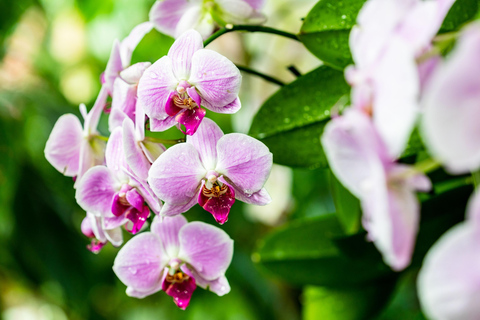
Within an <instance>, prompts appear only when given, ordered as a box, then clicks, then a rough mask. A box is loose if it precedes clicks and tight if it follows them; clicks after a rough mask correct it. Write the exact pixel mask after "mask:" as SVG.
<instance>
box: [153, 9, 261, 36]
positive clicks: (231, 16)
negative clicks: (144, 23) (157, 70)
mask: <svg viewBox="0 0 480 320" xmlns="http://www.w3.org/2000/svg"><path fill="white" fill-rule="evenodd" d="M263 3H264V0H210V1H204V0H161V1H157V2H155V4H154V5H153V7H152V9H151V10H150V21H151V22H152V23H153V24H154V25H155V28H157V29H158V30H159V31H160V32H163V33H165V34H167V35H169V36H172V37H174V38H178V37H179V36H180V35H181V34H182V33H184V32H185V31H187V30H189V29H195V30H197V31H198V32H199V33H200V34H201V35H202V37H203V38H204V39H205V38H207V37H208V36H209V35H211V34H212V33H213V31H214V30H215V27H216V25H221V26H224V25H226V24H228V23H231V24H262V23H263V22H265V20H266V19H265V16H264V15H263V14H261V13H260V12H259V11H260V9H261V8H262V6H263Z"/></svg>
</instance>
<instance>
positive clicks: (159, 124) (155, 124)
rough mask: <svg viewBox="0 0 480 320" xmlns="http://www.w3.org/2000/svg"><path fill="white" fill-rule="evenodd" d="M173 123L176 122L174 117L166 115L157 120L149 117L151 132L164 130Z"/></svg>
mask: <svg viewBox="0 0 480 320" xmlns="http://www.w3.org/2000/svg"><path fill="white" fill-rule="evenodd" d="M175 124H177V121H176V120H175V117H170V116H168V117H167V118H165V119H164V120H157V119H154V118H150V131H152V132H161V131H165V130H168V129H170V128H171V127H173V126H174V125H175Z"/></svg>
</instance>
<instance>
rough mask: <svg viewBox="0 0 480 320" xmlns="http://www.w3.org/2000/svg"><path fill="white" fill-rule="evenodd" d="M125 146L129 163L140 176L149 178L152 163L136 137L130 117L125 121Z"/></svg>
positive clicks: (145, 178)
mask: <svg viewBox="0 0 480 320" xmlns="http://www.w3.org/2000/svg"><path fill="white" fill-rule="evenodd" d="M123 148H124V150H125V160H126V162H127V165H128V166H129V167H130V169H131V170H132V171H133V173H134V174H135V175H136V176H137V177H138V178H140V179H142V180H147V178H148V170H149V169H150V167H151V166H152V165H151V164H150V161H148V159H147V157H146V156H145V154H144V153H143V149H142V147H141V146H140V143H139V141H137V139H136V137H135V128H134V124H133V122H132V121H131V120H130V119H126V120H125V121H124V122H123Z"/></svg>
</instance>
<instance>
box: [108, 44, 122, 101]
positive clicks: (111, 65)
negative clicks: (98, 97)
mask: <svg viewBox="0 0 480 320" xmlns="http://www.w3.org/2000/svg"><path fill="white" fill-rule="evenodd" d="M122 70H123V63H122V57H121V55H120V42H119V41H118V40H115V41H114V42H113V46H112V51H111V52H110V58H108V62H107V67H106V68H105V72H104V74H103V77H104V79H105V83H104V86H105V88H106V90H107V92H108V94H110V95H112V93H113V83H114V82H115V79H116V78H117V77H118V76H119V74H120V71H122Z"/></svg>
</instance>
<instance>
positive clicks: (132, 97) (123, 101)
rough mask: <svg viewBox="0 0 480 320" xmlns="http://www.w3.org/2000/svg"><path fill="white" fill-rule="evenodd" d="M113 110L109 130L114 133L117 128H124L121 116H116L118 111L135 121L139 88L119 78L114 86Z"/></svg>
mask: <svg viewBox="0 0 480 320" xmlns="http://www.w3.org/2000/svg"><path fill="white" fill-rule="evenodd" d="M113 87H114V89H113V96H112V110H111V114H110V117H109V118H108V130H109V131H110V132H112V131H113V130H114V129H115V128H116V127H119V126H122V124H123V120H124V119H125V118H123V119H122V117H121V116H118V115H114V113H116V112H118V111H122V113H123V114H122V116H123V115H125V116H127V117H128V118H129V119H131V120H132V121H134V120H135V105H136V104H137V87H136V86H135V85H131V84H128V83H126V82H125V81H123V80H122V79H121V78H117V79H116V80H115V83H114V85H113Z"/></svg>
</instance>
